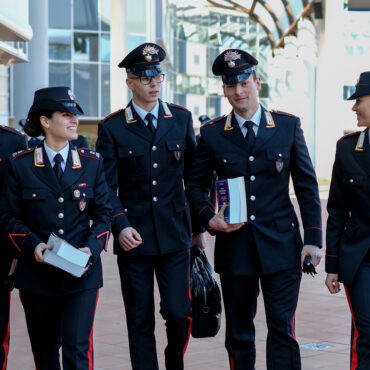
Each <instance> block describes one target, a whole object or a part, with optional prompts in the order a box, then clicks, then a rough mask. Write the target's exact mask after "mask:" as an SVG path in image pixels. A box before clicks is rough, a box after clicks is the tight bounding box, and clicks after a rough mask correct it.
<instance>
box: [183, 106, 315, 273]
mask: <svg viewBox="0 0 370 370" xmlns="http://www.w3.org/2000/svg"><path fill="white" fill-rule="evenodd" d="M214 170H216V173H217V176H218V179H227V178H235V177H239V176H244V178H245V186H246V195H247V206H248V222H247V223H246V224H245V225H244V226H243V227H242V228H241V229H240V230H238V231H235V232H232V233H222V232H218V233H217V236H216V246H215V269H216V271H217V272H218V273H221V274H226V275H234V276H237V275H251V274H256V273H260V272H261V271H260V270H261V269H262V273H264V274H269V273H273V272H277V271H282V270H286V269H290V268H295V267H297V266H299V261H300V252H301V249H302V240H301V236H300V232H299V224H298V219H297V216H296V214H295V211H294V208H293V205H292V202H291V200H290V197H289V178H290V176H291V177H292V180H293V185H294V189H295V193H296V196H297V198H298V202H299V206H300V210H301V217H302V220H303V227H304V243H305V244H314V245H318V246H321V207H320V200H319V195H318V185H317V181H316V177H315V172H314V169H313V167H312V163H311V160H310V157H309V154H308V151H307V147H306V143H305V140H304V137H303V132H302V129H301V127H300V120H299V118H298V117H295V116H291V115H289V114H286V113H281V112H275V111H273V112H268V111H266V110H265V109H262V117H261V122H260V125H259V129H258V134H257V137H256V142H255V145H254V147H253V150H252V151H251V152H249V151H248V144H247V142H246V140H245V139H244V137H243V135H242V132H241V130H240V127H239V125H238V123H237V121H236V119H235V116H234V114H233V112H232V113H230V114H229V115H228V116H224V117H221V118H219V119H216V120H214V121H212V122H210V123H209V124H208V125H207V124H205V125H204V126H203V127H202V128H201V137H200V139H199V142H198V149H197V152H196V155H195V157H194V161H193V166H192V170H191V174H190V179H189V191H190V193H189V201H190V203H191V206H192V208H193V209H194V211H195V212H196V213H197V214H198V217H199V219H200V220H201V223H202V225H203V226H204V227H207V226H208V222H209V220H210V219H211V218H212V217H213V216H214V211H213V209H212V205H211V204H210V203H209V198H208V193H209V190H210V185H211V181H212V173H213V171H214ZM251 235H253V237H254V240H255V242H253V240H252V238H251ZM259 264H261V266H259Z"/></svg>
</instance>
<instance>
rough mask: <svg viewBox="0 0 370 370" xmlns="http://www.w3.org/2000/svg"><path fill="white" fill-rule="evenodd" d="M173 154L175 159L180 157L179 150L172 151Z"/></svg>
mask: <svg viewBox="0 0 370 370" xmlns="http://www.w3.org/2000/svg"><path fill="white" fill-rule="evenodd" d="M173 155H174V156H175V159H176V160H178V161H179V160H180V159H181V151H180V150H176V151H174V152H173Z"/></svg>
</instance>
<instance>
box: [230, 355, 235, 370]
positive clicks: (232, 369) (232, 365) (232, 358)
mask: <svg viewBox="0 0 370 370" xmlns="http://www.w3.org/2000/svg"><path fill="white" fill-rule="evenodd" d="M230 370H234V357H233V356H230Z"/></svg>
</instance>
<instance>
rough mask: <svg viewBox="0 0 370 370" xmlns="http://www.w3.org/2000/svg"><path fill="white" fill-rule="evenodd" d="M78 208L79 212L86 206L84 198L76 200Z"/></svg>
mask: <svg viewBox="0 0 370 370" xmlns="http://www.w3.org/2000/svg"><path fill="white" fill-rule="evenodd" d="M78 208H79V209H80V211H81V212H83V211H84V210H85V208H86V200H85V199H82V200H80V201H79V202H78Z"/></svg>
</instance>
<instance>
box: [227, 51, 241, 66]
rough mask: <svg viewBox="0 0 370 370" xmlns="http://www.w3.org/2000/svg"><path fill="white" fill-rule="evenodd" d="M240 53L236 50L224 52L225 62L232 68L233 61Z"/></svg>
mask: <svg viewBox="0 0 370 370" xmlns="http://www.w3.org/2000/svg"><path fill="white" fill-rule="evenodd" d="M240 58H241V55H240V54H239V53H238V52H236V51H228V52H227V53H226V54H225V62H227V65H228V67H230V68H234V67H235V62H234V60H237V59H240Z"/></svg>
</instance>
